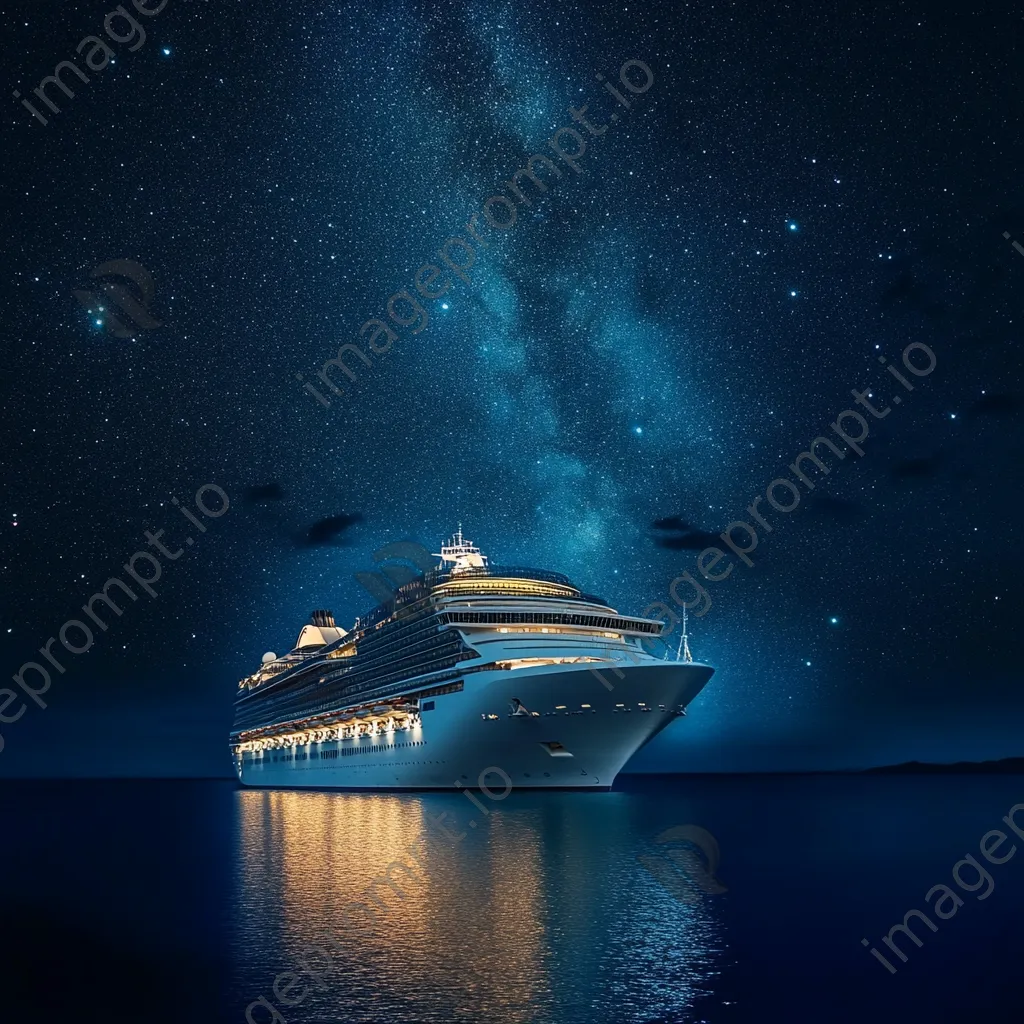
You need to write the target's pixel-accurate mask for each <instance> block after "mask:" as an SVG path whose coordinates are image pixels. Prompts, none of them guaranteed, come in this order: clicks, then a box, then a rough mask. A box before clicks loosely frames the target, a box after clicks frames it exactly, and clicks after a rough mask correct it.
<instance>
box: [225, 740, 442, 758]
mask: <svg viewBox="0 0 1024 1024" xmlns="http://www.w3.org/2000/svg"><path fill="white" fill-rule="evenodd" d="M426 742H427V741H426V740H410V741H409V742H408V743H387V744H384V743H373V744H370V746H368V747H362V748H360V747H350V748H349V749H348V750H321V751H316V750H314V751H312V752H310V753H308V754H307V753H301V754H282V755H281V756H280V757H279V756H277V755H276V754H275V755H273V756H272V757H269V758H268V757H267V756H266V754H265V753H264V754H263V755H262V756H258V755H256V754H246V755H245V756H246V757H249V758H251V759H252V760H254V761H268V760H269V761H306V760H315V759H317V758H329V757H338V756H339V755H340V756H342V757H348V756H350V755H352V754H368V753H371V752H372V751H386V750H394V749H396V748H398V747H422V746H424V745H425V744H426Z"/></svg>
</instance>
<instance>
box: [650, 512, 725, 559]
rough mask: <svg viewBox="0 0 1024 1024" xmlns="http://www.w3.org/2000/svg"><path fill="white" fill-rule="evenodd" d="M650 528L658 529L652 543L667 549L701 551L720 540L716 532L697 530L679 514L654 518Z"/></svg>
mask: <svg viewBox="0 0 1024 1024" xmlns="http://www.w3.org/2000/svg"><path fill="white" fill-rule="evenodd" d="M651 528H652V529H654V530H658V531H660V534H659V535H658V536H656V537H655V538H654V543H655V544H657V545H658V547H659V548H665V549H667V550H668V551H703V550H704V548H707V547H711V546H712V545H714V544H717V543H718V542H719V541H720V540H721V538H720V537H719V536H718V534H717V533H708V532H707V531H705V530H698V529H697V528H696V527H695V526H691V525H690V523H688V522H687V521H686V520H685V519H683V518H682V517H681V516H667V517H666V518H664V519H656V520H655V521H654V522H653V523H651Z"/></svg>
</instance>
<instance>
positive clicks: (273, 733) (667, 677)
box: [231, 526, 714, 790]
mask: <svg viewBox="0 0 1024 1024" xmlns="http://www.w3.org/2000/svg"><path fill="white" fill-rule="evenodd" d="M420 550H425V549H420ZM434 557H436V558H439V559H440V562H439V563H438V564H437V566H436V568H432V569H428V570H427V571H424V572H422V573H420V574H413V573H412V572H409V571H408V570H406V576H407V579H406V581H405V582H404V583H402V584H401V585H400V586H398V587H397V589H395V590H394V591H393V596H391V597H390V598H389V599H388V600H386V601H385V602H384V603H383V604H381V605H380V606H378V607H377V608H375V609H374V610H373V611H371V612H370V613H369V614H367V615H365V616H363V617H362V618H359V619H357V620H356V622H355V624H354V625H353V626H352V628H351V629H350V630H345V629H342V628H341V627H339V626H338V625H337V624H336V623H335V621H334V617H333V616H332V615H331V613H330V612H328V611H315V612H313V613H312V615H311V617H310V621H309V622H308V623H307V624H306V625H304V626H303V627H302V631H301V632H300V633H299V637H298V640H297V641H296V644H295V647H294V649H293V650H291V651H290V652H289V653H288V654H286V655H284V656H282V657H278V656H277V655H276V654H273V653H268V654H265V655H264V656H263V663H262V664H261V666H260V668H259V670H258V671H257V672H255V673H254V674H253V675H251V676H248V677H246V678H245V679H243V680H241V682H240V683H239V686H238V695H237V698H236V702H235V721H234V725H233V728H232V732H231V754H232V758H233V761H234V766H235V771H236V773H237V775H238V778H239V780H240V781H241V782H242V783H243V784H244V785H248V786H267V787H310V788H337V789H442V788H443V789H450V788H451V787H452V786H456V787H460V786H467V787H478V786H479V787H483V786H487V787H489V790H490V789H499V788H507V787H509V786H514V787H525V788H573V789H577V788H586V789H608V788H610V787H611V785H612V783H613V782H614V781H615V777H616V775H617V774H618V773H619V771H621V770H622V767H623V765H625V764H626V762H627V761H628V760H629V759H630V757H632V755H633V754H634V753H635V752H636V751H637V750H638V749H639V748H640V747H642V746H643V745H644V744H645V743H647V742H648V741H649V740H650V739H651V738H652V737H654V736H655V735H657V734H658V733H659V732H661V730H662V729H664V728H665V727H666V726H668V725H669V724H670V723H671V722H673V721H674V720H675V719H676V718H678V717H680V716H683V715H685V714H686V706H687V705H688V704H689V703H690V701H692V700H693V698H694V697H695V696H696V695H697V694H698V693H700V691H701V690H702V689H703V687H704V685H705V684H706V683H707V681H708V680H709V679H710V678H711V675H712V673H713V671H714V669H712V668H711V667H710V666H708V665H703V664H700V663H698V662H695V661H693V660H692V657H691V655H690V651H689V645H688V643H687V642H686V640H685V637H686V629H685V625H684V627H683V639H681V640H680V644H679V649H678V650H677V651H675V652H674V656H673V652H671V650H670V649H669V648H668V647H667V645H666V644H665V643H664V641H658V638H659V637H661V635H662V633H663V632H664V631H665V624H664V623H662V622H660V621H659V620H657V619H647V618H638V617H636V616H630V615H620V614H619V613H618V612H617V611H616V610H615V609H614V608H612V607H610V606H609V605H608V604H606V603H605V602H604V601H603V600H602V599H601V598H599V597H594V596H593V595H590V594H585V593H583V592H582V591H580V590H579V589H578V588H576V587H575V586H573V584H572V583H571V582H570V581H569V579H568V578H567V577H565V576H563V575H561V574H560V573H555V572H547V571H544V570H538V569H524V568H512V567H498V566H492V565H489V564H488V559H487V557H486V556H485V555H483V554H482V553H481V551H480V549H479V548H478V547H476V546H475V545H474V544H473V543H472V542H471V541H469V540H467V539H465V538H464V537H463V536H462V528H461V526H460V527H459V530H458V532H457V533H456V534H455V535H454V536H453V537H451V538H450V539H449V540H448V542H446V543H445V544H443V545H442V546H441V551H440V553H439V554H437V555H435V556H434ZM427 564H431V563H427ZM398 578H399V579H401V576H398ZM654 641H658V642H657V643H655V642H654ZM658 646H660V647H661V648H662V652H663V653H662V655H661V657H656V656H655V655H654V654H652V653H649V648H657V647H658Z"/></svg>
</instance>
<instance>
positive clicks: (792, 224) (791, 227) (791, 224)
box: [789, 220, 797, 231]
mask: <svg viewBox="0 0 1024 1024" xmlns="http://www.w3.org/2000/svg"><path fill="white" fill-rule="evenodd" d="M796 229H797V225H796V221H793V220H791V221H790V222H789V230H790V231H796Z"/></svg>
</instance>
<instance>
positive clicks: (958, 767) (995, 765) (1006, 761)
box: [862, 757, 1024, 775]
mask: <svg viewBox="0 0 1024 1024" xmlns="http://www.w3.org/2000/svg"><path fill="white" fill-rule="evenodd" d="M862 774H864V775H954V774H973V775H1018V774H1024V757H1004V758H1003V759H1002V760H1000V761H957V762H956V763H955V764H929V763H928V762H926V761H906V762H905V763H904V764H893V765H886V766H885V767H882V768H866V769H865V770H864V772H863V773H862Z"/></svg>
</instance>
